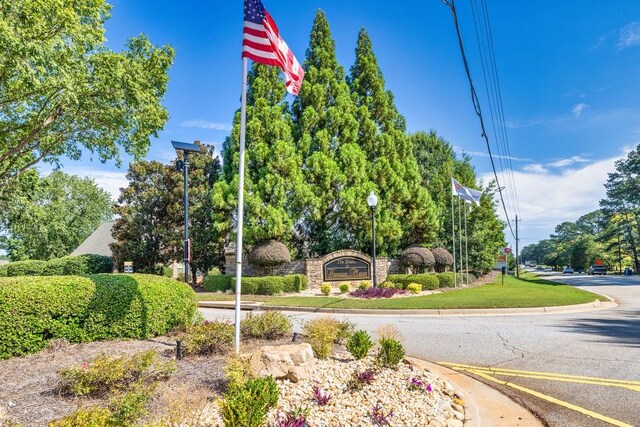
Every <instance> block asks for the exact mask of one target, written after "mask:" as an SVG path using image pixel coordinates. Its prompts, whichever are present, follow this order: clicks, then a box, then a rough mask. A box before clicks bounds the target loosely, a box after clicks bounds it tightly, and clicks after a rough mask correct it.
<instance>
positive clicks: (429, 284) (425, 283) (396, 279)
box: [387, 273, 440, 290]
mask: <svg viewBox="0 0 640 427" xmlns="http://www.w3.org/2000/svg"><path fill="white" fill-rule="evenodd" d="M387 281H390V282H393V283H396V284H400V285H402V289H406V288H407V286H408V285H409V284H411V283H418V284H420V285H422V290H433V289H438V287H440V282H439V281H438V277H437V275H436V274H428V273H427V274H390V275H389V276H387Z"/></svg>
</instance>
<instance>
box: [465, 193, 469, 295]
mask: <svg viewBox="0 0 640 427" xmlns="http://www.w3.org/2000/svg"><path fill="white" fill-rule="evenodd" d="M464 251H465V259H466V263H467V286H468V285H469V238H468V237H467V202H465V203H464Z"/></svg>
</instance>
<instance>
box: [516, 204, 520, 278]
mask: <svg viewBox="0 0 640 427" xmlns="http://www.w3.org/2000/svg"><path fill="white" fill-rule="evenodd" d="M518 242H519V240H518V215H516V277H517V278H518V279H519V278H520V263H519V262H518V257H519V255H518V249H519V248H518Z"/></svg>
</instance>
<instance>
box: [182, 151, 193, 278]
mask: <svg viewBox="0 0 640 427" xmlns="http://www.w3.org/2000/svg"><path fill="white" fill-rule="evenodd" d="M183 153H184V167H183V171H184V281H185V283H186V284H189V261H190V258H191V257H190V254H189V152H188V151H183Z"/></svg>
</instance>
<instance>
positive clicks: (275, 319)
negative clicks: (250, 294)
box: [240, 311, 292, 340]
mask: <svg viewBox="0 0 640 427" xmlns="http://www.w3.org/2000/svg"><path fill="white" fill-rule="evenodd" d="M240 331H241V332H242V335H243V336H246V337H250V338H262V339H266V340H275V339H278V338H282V337H284V336H285V335H287V334H290V333H291V331H292V325H291V320H289V318H288V317H287V316H285V315H284V314H282V313H281V312H279V311H267V312H264V313H262V314H258V315H257V316H253V315H252V314H251V313H249V316H248V317H247V318H246V319H244V320H243V321H242V322H240Z"/></svg>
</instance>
